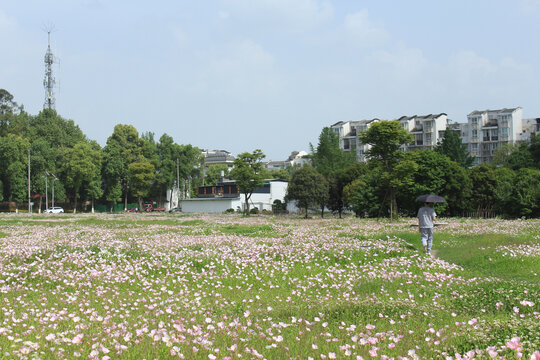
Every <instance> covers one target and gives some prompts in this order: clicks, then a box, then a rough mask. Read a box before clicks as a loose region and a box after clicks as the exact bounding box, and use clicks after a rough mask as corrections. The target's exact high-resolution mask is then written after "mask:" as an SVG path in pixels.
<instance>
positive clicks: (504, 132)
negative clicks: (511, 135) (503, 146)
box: [501, 127, 508, 138]
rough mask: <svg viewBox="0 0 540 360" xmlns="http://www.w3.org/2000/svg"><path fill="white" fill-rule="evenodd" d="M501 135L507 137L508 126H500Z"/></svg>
mask: <svg viewBox="0 0 540 360" xmlns="http://www.w3.org/2000/svg"><path fill="white" fill-rule="evenodd" d="M501 136H502V137H503V138H506V137H508V128H507V127H503V128H501Z"/></svg>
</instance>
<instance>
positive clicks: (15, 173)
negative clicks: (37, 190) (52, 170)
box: [0, 134, 30, 204]
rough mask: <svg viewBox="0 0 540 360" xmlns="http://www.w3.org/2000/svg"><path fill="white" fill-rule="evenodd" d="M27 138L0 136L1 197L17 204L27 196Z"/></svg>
mask: <svg viewBox="0 0 540 360" xmlns="http://www.w3.org/2000/svg"><path fill="white" fill-rule="evenodd" d="M29 147H30V144H29V142H28V140H27V139H25V138H23V137H21V136H18V135H13V134H8V135H7V136H5V137H0V164H2V165H1V166H0V181H1V182H2V188H3V192H4V194H3V198H4V199H5V200H8V201H14V202H16V203H17V204H19V203H21V202H23V201H24V200H25V199H27V198H28V190H27V189H28V188H27V177H28V172H27V166H28V148H29Z"/></svg>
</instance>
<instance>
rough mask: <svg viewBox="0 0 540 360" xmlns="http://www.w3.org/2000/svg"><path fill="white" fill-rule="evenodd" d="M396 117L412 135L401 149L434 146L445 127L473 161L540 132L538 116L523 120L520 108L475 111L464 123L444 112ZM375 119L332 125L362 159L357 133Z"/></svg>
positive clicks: (484, 159)
mask: <svg viewBox="0 0 540 360" xmlns="http://www.w3.org/2000/svg"><path fill="white" fill-rule="evenodd" d="M397 120H398V121H399V122H400V123H401V124H402V126H403V128H404V129H406V130H407V131H409V133H410V134H411V135H412V136H413V137H414V139H413V142H412V143H410V144H408V145H407V146H404V147H403V150H405V151H411V150H420V149H434V148H435V147H436V146H437V144H438V143H439V142H440V141H441V140H442V138H443V137H444V132H445V130H446V128H447V127H448V128H450V129H451V130H454V131H456V132H458V134H459V136H460V137H461V141H462V143H463V144H464V145H465V146H467V149H468V151H469V153H470V155H471V156H472V157H473V158H474V159H475V163H476V164H479V163H488V162H491V161H492V160H493V153H494V151H495V150H496V149H497V148H499V147H500V146H502V145H504V144H518V143H521V142H525V141H530V139H531V136H532V135H535V134H540V118H530V119H523V109H522V108H520V107H516V108H511V109H500V110H484V111H478V110H475V111H473V112H471V113H470V114H469V115H468V116H467V122H466V123H450V121H449V120H448V117H447V115H446V114H445V113H440V114H430V115H414V116H402V117H400V118H399V119H397ZM375 121H384V120H379V119H373V120H359V121H346V122H343V121H340V122H337V123H335V124H334V125H332V126H331V128H332V130H333V131H334V133H335V134H336V135H338V136H339V146H340V148H341V149H343V150H344V151H354V152H355V153H356V158H357V160H358V161H365V160H366V159H365V155H364V154H365V153H366V151H367V150H369V146H368V145H365V144H362V143H361V142H360V140H359V139H358V134H359V133H360V131H362V130H367V129H368V128H369V126H370V125H371V124H372V123H373V122H375Z"/></svg>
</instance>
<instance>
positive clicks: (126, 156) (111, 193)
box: [102, 124, 143, 209]
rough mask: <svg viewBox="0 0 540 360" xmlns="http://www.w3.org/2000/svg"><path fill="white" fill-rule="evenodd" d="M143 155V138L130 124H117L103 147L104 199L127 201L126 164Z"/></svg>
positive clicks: (113, 201) (116, 201)
mask: <svg viewBox="0 0 540 360" xmlns="http://www.w3.org/2000/svg"><path fill="white" fill-rule="evenodd" d="M142 156H143V140H141V139H140V138H139V132H138V131H137V129H135V127H133V126H132V125H124V124H118V125H116V126H115V127H114V130H113V133H112V135H111V136H110V137H109V138H108V139H107V144H106V145H105V147H104V148H103V170H102V174H103V182H104V196H105V199H106V200H107V201H108V202H109V203H110V204H111V209H112V205H113V204H116V203H118V202H120V201H121V199H122V195H123V196H124V202H125V203H127V197H128V194H129V177H128V166H129V164H131V163H134V162H136V161H138V160H139V159H140V158H141V157H142Z"/></svg>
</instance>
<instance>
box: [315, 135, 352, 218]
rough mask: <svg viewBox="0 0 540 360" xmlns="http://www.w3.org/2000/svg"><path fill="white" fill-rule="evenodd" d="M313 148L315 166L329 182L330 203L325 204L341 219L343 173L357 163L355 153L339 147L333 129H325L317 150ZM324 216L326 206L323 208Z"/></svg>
mask: <svg viewBox="0 0 540 360" xmlns="http://www.w3.org/2000/svg"><path fill="white" fill-rule="evenodd" d="M310 147H311V158H312V161H313V166H314V167H315V169H316V170H317V171H318V172H319V173H320V174H322V175H324V176H325V178H326V180H327V182H328V191H329V194H328V197H327V198H328V203H327V204H325V205H327V206H328V208H329V209H330V210H332V211H333V212H337V213H338V214H339V217H340V218H341V214H342V212H343V187H344V186H345V183H344V182H343V178H342V175H343V174H342V172H343V171H344V170H345V169H346V168H347V167H349V166H351V165H353V164H354V163H355V162H356V154H355V153H354V152H345V151H343V150H342V149H341V148H340V147H339V137H338V135H337V134H336V133H334V131H332V129H331V128H329V127H325V128H323V130H322V131H321V134H320V135H319V143H318V144H317V148H314V147H313V145H311V144H310ZM321 211H322V212H323V215H324V205H322V206H321Z"/></svg>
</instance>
